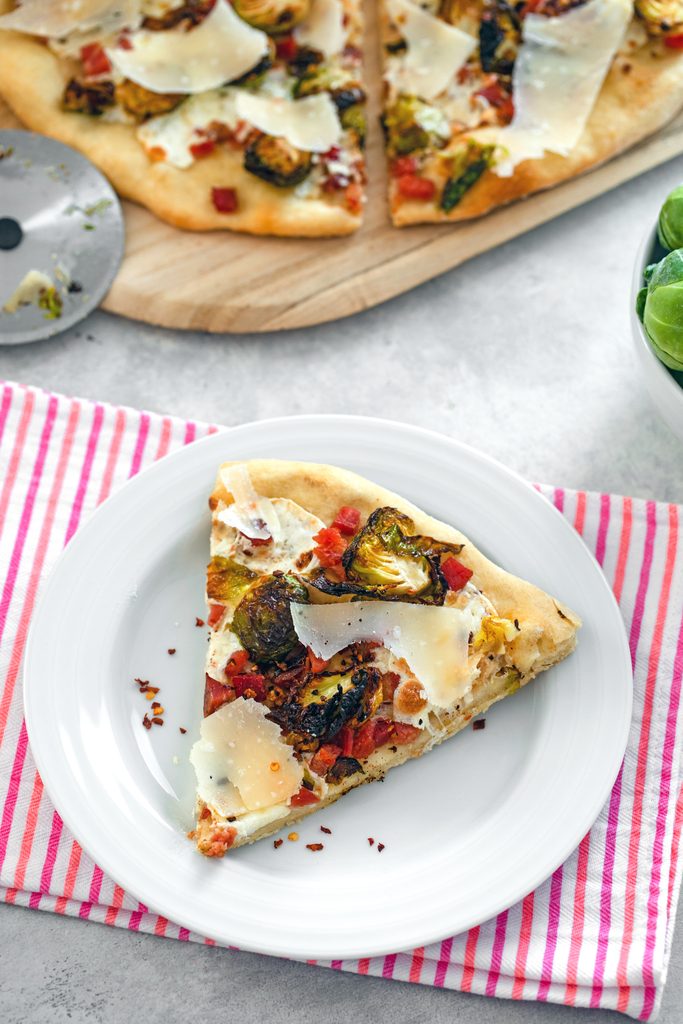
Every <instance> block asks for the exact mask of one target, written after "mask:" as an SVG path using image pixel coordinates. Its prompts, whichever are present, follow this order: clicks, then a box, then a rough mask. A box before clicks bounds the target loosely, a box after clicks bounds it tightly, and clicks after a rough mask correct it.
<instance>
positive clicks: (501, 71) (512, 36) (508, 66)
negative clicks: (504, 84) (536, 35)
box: [479, 0, 522, 75]
mask: <svg viewBox="0 0 683 1024" xmlns="http://www.w3.org/2000/svg"><path fill="white" fill-rule="evenodd" d="M521 38H522V26H521V21H520V18H519V15H518V14H517V13H516V11H515V9H514V7H512V6H511V5H510V4H508V3H506V2H505V0H486V3H485V4H484V11H483V13H482V16H481V24H480V26H479V59H480V61H481V66H482V68H483V70H484V71H495V72H496V74H498V75H510V74H512V68H513V66H514V63H515V60H516V58H517V50H518V48H519V44H520V40H521Z"/></svg>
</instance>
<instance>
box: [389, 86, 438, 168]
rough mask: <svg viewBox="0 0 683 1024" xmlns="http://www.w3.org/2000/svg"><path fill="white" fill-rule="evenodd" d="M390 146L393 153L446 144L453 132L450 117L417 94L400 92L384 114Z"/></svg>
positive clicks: (410, 151) (395, 154)
mask: <svg viewBox="0 0 683 1024" xmlns="http://www.w3.org/2000/svg"><path fill="white" fill-rule="evenodd" d="M384 130H385V132H386V135H387V147H388V149H389V152H390V153H391V154H392V155H394V156H405V155H406V154H408V153H413V152H415V150H418V149H427V148H428V147H429V148H431V147H436V148H437V149H441V148H442V147H443V146H445V145H446V144H447V142H448V140H449V138H450V135H451V126H450V124H449V122H448V119H447V118H446V117H445V115H444V114H442V112H441V111H440V110H439V109H438V108H437V107H432V106H430V105H429V103H425V102H424V100H421V99H419V98H418V97H417V96H406V95H402V96H399V97H398V99H397V100H396V102H395V103H394V105H393V106H392V107H391V108H390V109H389V110H388V111H387V113H386V114H385V116H384Z"/></svg>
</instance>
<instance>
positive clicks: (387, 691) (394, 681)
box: [382, 672, 401, 700]
mask: <svg viewBox="0 0 683 1024" xmlns="http://www.w3.org/2000/svg"><path fill="white" fill-rule="evenodd" d="M400 682H401V677H400V675H399V674H398V672H383V673H382V697H383V698H384V700H393V699H394V693H395V692H396V687H397V686H398V684H399V683H400Z"/></svg>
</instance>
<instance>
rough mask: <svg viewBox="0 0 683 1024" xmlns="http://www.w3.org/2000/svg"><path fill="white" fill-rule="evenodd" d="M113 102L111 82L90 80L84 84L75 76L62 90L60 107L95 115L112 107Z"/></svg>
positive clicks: (77, 112)
mask: <svg viewBox="0 0 683 1024" xmlns="http://www.w3.org/2000/svg"><path fill="white" fill-rule="evenodd" d="M114 103H115V99H114V83H113V82H91V83H89V84H88V85H84V84H83V82H79V81H78V79H77V78H72V79H71V81H70V82H69V83H68V85H67V87H66V89H65V90H64V96H63V98H62V109H63V110H68V111H71V112H73V113H76V114H92V115H94V116H96V117H97V116H99V115H100V114H101V113H102V112H103V111H104V110H106V109H107V107H113V106H114Z"/></svg>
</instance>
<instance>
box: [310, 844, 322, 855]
mask: <svg viewBox="0 0 683 1024" xmlns="http://www.w3.org/2000/svg"><path fill="white" fill-rule="evenodd" d="M306 849H307V850H312V851H313V853H318V851H319V850H324V849H325V847H324V846H323V844H322V843H306Z"/></svg>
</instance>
